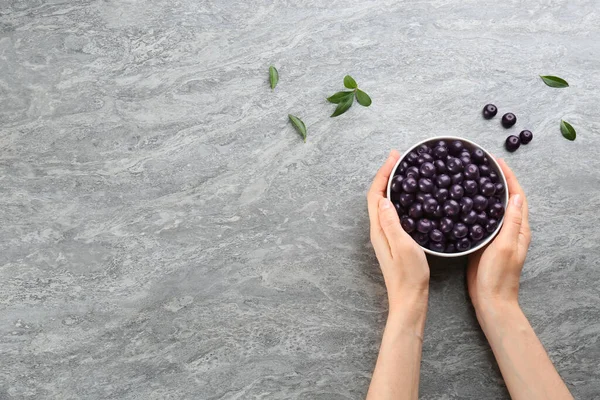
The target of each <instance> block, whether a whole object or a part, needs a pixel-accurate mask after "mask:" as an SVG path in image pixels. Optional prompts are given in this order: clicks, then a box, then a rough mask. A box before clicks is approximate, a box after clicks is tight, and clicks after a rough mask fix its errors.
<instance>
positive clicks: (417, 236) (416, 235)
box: [412, 232, 429, 247]
mask: <svg viewBox="0 0 600 400" xmlns="http://www.w3.org/2000/svg"><path fill="white" fill-rule="evenodd" d="M412 237H413V239H414V240H415V242H417V243H418V244H419V245H420V246H423V247H425V246H426V245H427V242H429V235H428V234H427V233H421V232H413V234H412Z"/></svg>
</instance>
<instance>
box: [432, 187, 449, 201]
mask: <svg viewBox="0 0 600 400" xmlns="http://www.w3.org/2000/svg"><path fill="white" fill-rule="evenodd" d="M434 197H435V199H436V200H437V201H438V203H440V204H444V202H445V201H446V200H448V198H449V197H450V192H448V189H444V188H440V189H437V190H436V191H435V193H434Z"/></svg>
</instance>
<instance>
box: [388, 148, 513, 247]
mask: <svg viewBox="0 0 600 400" xmlns="http://www.w3.org/2000/svg"><path fill="white" fill-rule="evenodd" d="M505 190H506V189H505V187H504V184H503V183H502V182H501V179H500V176H499V173H498V171H496V170H495V168H494V167H492V165H491V164H490V161H489V160H488V158H487V156H486V153H485V152H484V151H483V150H482V149H480V148H476V147H472V145H470V144H469V143H465V142H463V141H460V140H452V141H444V140H435V141H431V142H427V143H425V144H422V145H420V146H419V147H417V148H416V149H415V150H413V151H411V152H410V153H408V154H406V155H405V156H404V158H403V159H402V161H401V162H400V164H399V165H398V167H397V168H396V171H395V173H394V177H393V178H392V180H391V187H390V197H391V200H392V203H393V204H394V206H395V207H396V210H397V211H398V215H399V217H400V224H401V225H402V228H403V229H404V230H405V231H406V232H408V233H409V234H410V235H411V236H412V237H413V239H414V240H415V241H416V242H417V243H418V244H419V245H421V246H423V247H425V248H428V249H430V250H432V251H435V252H438V253H457V252H463V251H467V250H469V249H471V248H472V247H475V246H477V245H478V244H479V243H481V241H482V240H485V239H486V238H487V237H488V236H489V235H491V234H492V233H493V232H494V231H495V230H496V228H497V227H498V223H499V221H500V220H501V219H502V216H503V215H504V204H503V203H504V200H503V199H504V198H505Z"/></svg>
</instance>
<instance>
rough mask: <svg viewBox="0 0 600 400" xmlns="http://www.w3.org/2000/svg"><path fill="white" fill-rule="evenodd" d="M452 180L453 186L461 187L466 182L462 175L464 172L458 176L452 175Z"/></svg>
mask: <svg viewBox="0 0 600 400" xmlns="http://www.w3.org/2000/svg"><path fill="white" fill-rule="evenodd" d="M450 179H452V184H453V185H460V184H461V183H463V181H464V180H465V176H464V175H463V174H462V172H459V173H457V174H454V175H452V176H451V177H450Z"/></svg>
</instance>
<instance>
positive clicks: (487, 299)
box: [467, 159, 531, 312]
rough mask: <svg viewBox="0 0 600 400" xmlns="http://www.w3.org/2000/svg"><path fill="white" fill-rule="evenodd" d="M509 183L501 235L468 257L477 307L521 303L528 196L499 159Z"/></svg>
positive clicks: (528, 234) (471, 292)
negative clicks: (520, 289)
mask: <svg viewBox="0 0 600 400" xmlns="http://www.w3.org/2000/svg"><path fill="white" fill-rule="evenodd" d="M498 164H500V167H501V168H502V171H503V172H504V175H505V176H506V182H507V183H508V192H509V195H510V197H509V201H508V203H509V204H508V207H507V210H506V214H505V216H504V223H503V225H502V228H501V230H500V233H499V234H498V236H497V237H496V238H495V239H494V240H493V241H492V243H491V244H490V245H489V246H487V247H486V248H484V249H482V250H480V251H478V252H476V253H474V254H473V255H471V256H470V257H469V266H468V268H467V285H468V288H469V295H470V296H471V301H472V302H473V306H474V307H475V310H476V311H478V312H479V311H480V308H482V307H485V306H486V304H490V303H501V304H511V305H512V304H515V305H516V304H518V296H519V279H520V277H521V270H522V269H523V263H524V262H525V256H526V255H527V249H528V248H529V243H530V241H531V231H530V229H529V220H528V209H527V199H526V198H525V193H524V192H523V189H521V185H519V182H518V181H517V177H516V176H515V174H514V173H513V172H512V170H511V169H510V168H509V167H508V165H506V163H505V162H504V160H502V159H499V160H498Z"/></svg>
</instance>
